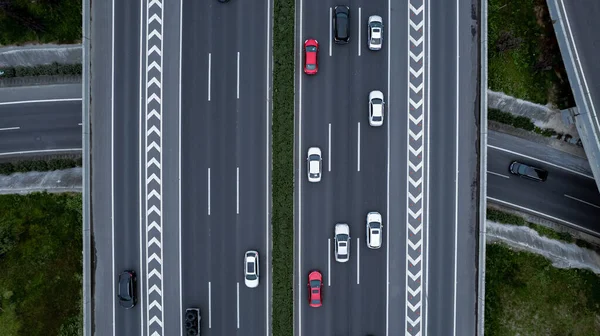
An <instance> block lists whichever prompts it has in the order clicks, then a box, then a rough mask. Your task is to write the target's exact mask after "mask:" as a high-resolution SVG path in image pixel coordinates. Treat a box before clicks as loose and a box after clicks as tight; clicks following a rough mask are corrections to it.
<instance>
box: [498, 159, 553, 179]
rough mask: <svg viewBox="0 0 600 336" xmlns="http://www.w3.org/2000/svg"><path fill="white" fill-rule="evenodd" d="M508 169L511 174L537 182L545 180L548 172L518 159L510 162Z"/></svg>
mask: <svg viewBox="0 0 600 336" xmlns="http://www.w3.org/2000/svg"><path fill="white" fill-rule="evenodd" d="M508 171H509V172H510V173H511V174H513V175H517V176H519V177H523V178H526V179H529V180H533V181H538V182H543V181H546V179H547V178H548V172H547V171H546V170H544V169H542V168H538V167H534V166H530V165H528V164H525V163H521V162H518V161H513V162H511V163H510V166H509V167H508Z"/></svg>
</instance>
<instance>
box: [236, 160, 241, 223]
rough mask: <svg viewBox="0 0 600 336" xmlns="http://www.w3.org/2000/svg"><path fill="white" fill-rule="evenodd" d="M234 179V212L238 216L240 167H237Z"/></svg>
mask: <svg viewBox="0 0 600 336" xmlns="http://www.w3.org/2000/svg"><path fill="white" fill-rule="evenodd" d="M235 177H236V180H237V183H236V186H235V209H236V210H235V212H236V213H237V214H238V215H239V214H240V167H237V170H236V172H235Z"/></svg>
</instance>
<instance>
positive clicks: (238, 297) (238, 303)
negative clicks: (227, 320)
mask: <svg viewBox="0 0 600 336" xmlns="http://www.w3.org/2000/svg"><path fill="white" fill-rule="evenodd" d="M236 301H237V308H236V309H237V328H238V329H240V283H239V282H238V283H237V299H236Z"/></svg>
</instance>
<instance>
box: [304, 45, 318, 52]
mask: <svg viewBox="0 0 600 336" xmlns="http://www.w3.org/2000/svg"><path fill="white" fill-rule="evenodd" d="M306 51H307V52H316V51H317V47H315V46H307V47H306Z"/></svg>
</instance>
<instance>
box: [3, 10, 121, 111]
mask: <svg viewBox="0 0 600 336" xmlns="http://www.w3.org/2000/svg"><path fill="white" fill-rule="evenodd" d="M113 12H114V8H113ZM113 20H114V18H113ZM114 34H115V32H114V28H113V30H112V35H113V36H114ZM113 54H114V51H113ZM112 62H113V63H114V61H112ZM113 77H114V75H113ZM81 99H82V98H60V99H39V100H21V101H12V102H1V103H0V106H3V105H19V104H40V103H58V102H71V101H81Z"/></svg>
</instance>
